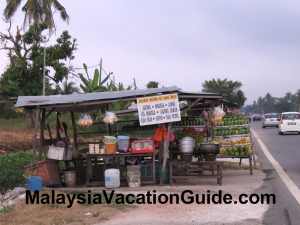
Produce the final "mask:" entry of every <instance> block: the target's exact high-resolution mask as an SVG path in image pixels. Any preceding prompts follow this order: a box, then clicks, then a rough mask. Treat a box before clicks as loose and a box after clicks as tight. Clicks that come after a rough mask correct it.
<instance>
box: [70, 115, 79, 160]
mask: <svg viewBox="0 0 300 225" xmlns="http://www.w3.org/2000/svg"><path fill="white" fill-rule="evenodd" d="M71 119H72V127H73V143H74V149H75V152H73V153H75V155H77V154H78V142H77V127H76V122H75V115H74V112H71Z"/></svg>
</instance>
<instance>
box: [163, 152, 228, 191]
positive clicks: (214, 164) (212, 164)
mask: <svg viewBox="0 0 300 225" xmlns="http://www.w3.org/2000/svg"><path fill="white" fill-rule="evenodd" d="M178 155H180V158H184V156H189V155H190V156H192V155H193V154H183V153H180V152H176V153H175V154H174V152H173V154H172V160H170V167H169V169H170V184H172V183H173V178H174V174H173V166H174V164H175V163H187V164H189V165H196V166H198V167H199V168H201V169H202V170H209V171H211V172H212V176H214V177H216V178H217V184H219V185H222V180H223V164H224V162H222V161H216V160H214V161H205V160H199V158H198V161H195V162H192V161H191V162H187V161H184V160H177V159H176V158H177V156H178ZM215 171H216V174H215Z"/></svg>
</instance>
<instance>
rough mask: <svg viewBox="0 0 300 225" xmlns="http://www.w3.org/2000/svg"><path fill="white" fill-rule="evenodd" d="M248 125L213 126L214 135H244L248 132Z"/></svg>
mask: <svg viewBox="0 0 300 225" xmlns="http://www.w3.org/2000/svg"><path fill="white" fill-rule="evenodd" d="M249 133H250V130H249V127H247V126H244V127H242V126H241V127H230V126H228V127H215V128H214V136H230V135H241V134H242V135H244V134H249Z"/></svg>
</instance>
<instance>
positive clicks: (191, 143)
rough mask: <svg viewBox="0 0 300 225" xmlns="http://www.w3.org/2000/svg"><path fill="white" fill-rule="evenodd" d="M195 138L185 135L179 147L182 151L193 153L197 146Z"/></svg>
mask: <svg viewBox="0 0 300 225" xmlns="http://www.w3.org/2000/svg"><path fill="white" fill-rule="evenodd" d="M195 144H196V142H195V139H194V138H192V137H184V138H182V139H181V140H180V143H179V149H180V151H181V152H182V153H193V151H194V148H195Z"/></svg>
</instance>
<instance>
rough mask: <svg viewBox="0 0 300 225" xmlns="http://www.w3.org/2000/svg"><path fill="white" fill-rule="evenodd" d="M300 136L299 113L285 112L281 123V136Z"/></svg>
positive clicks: (282, 114)
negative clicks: (291, 134)
mask: <svg viewBox="0 0 300 225" xmlns="http://www.w3.org/2000/svg"><path fill="white" fill-rule="evenodd" d="M290 132H293V133H295V132H296V133H298V134H300V113H299V112H283V113H281V117H280V122H279V134H281V135H284V134H286V133H290Z"/></svg>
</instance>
